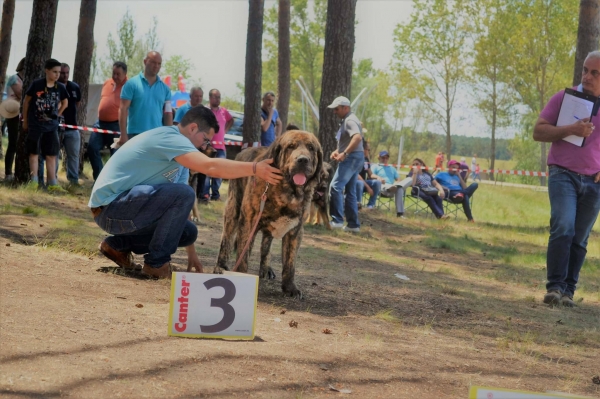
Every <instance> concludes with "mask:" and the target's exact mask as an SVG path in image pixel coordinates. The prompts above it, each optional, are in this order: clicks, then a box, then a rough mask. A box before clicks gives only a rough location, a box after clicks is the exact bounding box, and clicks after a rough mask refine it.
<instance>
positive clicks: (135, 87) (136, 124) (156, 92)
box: [121, 72, 171, 134]
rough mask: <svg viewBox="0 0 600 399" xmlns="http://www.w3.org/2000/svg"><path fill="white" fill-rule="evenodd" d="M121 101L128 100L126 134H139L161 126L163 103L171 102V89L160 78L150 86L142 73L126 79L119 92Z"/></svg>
mask: <svg viewBox="0 0 600 399" xmlns="http://www.w3.org/2000/svg"><path fill="white" fill-rule="evenodd" d="M121 99H123V100H130V101H131V105H130V106H129V115H128V117H127V133H129V134H139V133H143V132H145V131H146V130H150V129H154V128H157V127H159V126H162V119H163V108H164V106H165V102H167V101H171V89H170V88H169V86H167V85H166V84H165V83H164V82H163V81H162V80H160V76H157V77H156V82H154V84H153V85H152V86H150V84H149V83H148V80H146V77H144V73H143V72H140V74H139V75H137V76H134V77H133V78H131V79H128V80H127V82H126V83H125V85H123V89H122V90H121Z"/></svg>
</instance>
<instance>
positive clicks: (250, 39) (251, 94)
mask: <svg viewBox="0 0 600 399" xmlns="http://www.w3.org/2000/svg"><path fill="white" fill-rule="evenodd" d="M249 7H250V8H249V13H248V34H247V36H246V77H245V81H244V90H245V93H244V127H243V130H242V136H243V140H244V143H245V144H248V145H249V146H251V145H252V143H254V142H257V141H260V123H261V117H260V106H261V101H260V99H261V92H260V91H261V85H262V57H261V55H262V54H261V53H262V36H263V17H264V11H265V2H264V0H249Z"/></svg>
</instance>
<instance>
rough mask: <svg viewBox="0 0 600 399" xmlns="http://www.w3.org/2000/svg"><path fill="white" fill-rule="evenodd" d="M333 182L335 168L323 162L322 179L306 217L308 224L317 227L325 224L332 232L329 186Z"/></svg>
mask: <svg viewBox="0 0 600 399" xmlns="http://www.w3.org/2000/svg"><path fill="white" fill-rule="evenodd" d="M331 180H333V167H332V166H331V165H330V164H329V163H327V162H323V169H322V170H321V179H320V181H319V184H318V185H317V187H316V188H315V192H314V194H313V198H312V202H311V206H310V212H309V213H308V216H307V217H306V223H312V224H313V225H315V226H316V225H319V224H323V226H325V228H326V229H327V230H331V224H330V223H329V186H330V185H331Z"/></svg>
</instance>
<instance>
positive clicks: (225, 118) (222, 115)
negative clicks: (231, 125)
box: [211, 107, 233, 150]
mask: <svg viewBox="0 0 600 399" xmlns="http://www.w3.org/2000/svg"><path fill="white" fill-rule="evenodd" d="M211 111H212V112H213V114H215V117H216V118H217V122H218V123H219V133H217V134H215V137H214V138H213V141H221V142H222V141H224V140H225V125H226V124H227V122H229V121H230V120H232V119H233V117H232V116H231V114H230V113H229V111H227V109H226V108H223V107H219V108H217V109H213V108H211ZM213 147H215V148H216V149H218V150H224V149H225V145H224V144H213Z"/></svg>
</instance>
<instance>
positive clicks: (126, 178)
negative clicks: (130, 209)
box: [88, 126, 198, 208]
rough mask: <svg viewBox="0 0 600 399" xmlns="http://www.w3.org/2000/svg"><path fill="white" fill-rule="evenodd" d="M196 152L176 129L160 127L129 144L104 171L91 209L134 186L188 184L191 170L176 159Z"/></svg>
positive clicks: (96, 184) (128, 142)
mask: <svg viewBox="0 0 600 399" xmlns="http://www.w3.org/2000/svg"><path fill="white" fill-rule="evenodd" d="M196 151H198V149H196V147H194V145H193V144H192V142H191V141H190V140H189V139H188V138H187V137H185V136H184V135H183V134H181V133H180V132H179V128H178V127H177V126H161V127H159V128H156V129H152V130H150V131H148V132H146V133H144V134H142V135H139V136H136V137H134V138H132V139H131V140H128V141H127V143H125V144H124V145H123V147H121V148H119V151H117V152H115V154H114V155H113V156H112V157H111V158H110V159H109V160H108V162H107V163H106V165H104V168H102V172H100V175H99V176H98V178H97V179H96V182H95V183H94V189H93V190H92V195H91V197H90V201H89V203H88V206H89V207H90V208H96V207H99V206H105V205H108V204H110V203H111V202H112V201H113V200H114V199H115V198H117V197H118V196H119V195H120V194H121V193H123V192H125V191H127V190H131V189H132V188H133V187H134V186H139V185H146V184H149V185H152V184H165V183H182V184H187V182H188V178H189V170H188V169H187V168H184V167H183V166H181V165H180V164H179V163H177V161H175V157H178V156H179V155H183V154H187V153H190V152H196Z"/></svg>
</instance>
